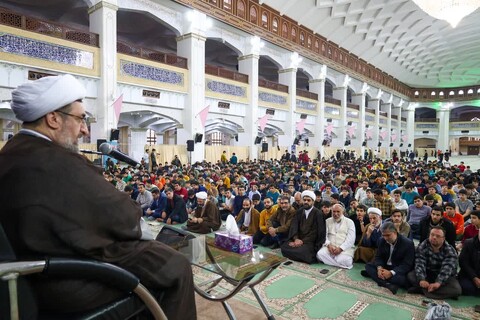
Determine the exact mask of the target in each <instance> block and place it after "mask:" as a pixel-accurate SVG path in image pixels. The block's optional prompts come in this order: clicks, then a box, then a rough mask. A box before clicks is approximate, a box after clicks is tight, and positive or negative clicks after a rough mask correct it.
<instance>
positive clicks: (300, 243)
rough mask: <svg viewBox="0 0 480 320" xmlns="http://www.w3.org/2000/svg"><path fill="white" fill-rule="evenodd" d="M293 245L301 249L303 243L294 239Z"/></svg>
mask: <svg viewBox="0 0 480 320" xmlns="http://www.w3.org/2000/svg"><path fill="white" fill-rule="evenodd" d="M293 243H294V247H301V246H302V245H303V241H302V240H300V239H296V240H295V241H294V242H293Z"/></svg>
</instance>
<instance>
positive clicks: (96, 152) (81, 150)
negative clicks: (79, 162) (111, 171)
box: [78, 149, 103, 155]
mask: <svg viewBox="0 0 480 320" xmlns="http://www.w3.org/2000/svg"><path fill="white" fill-rule="evenodd" d="M78 151H80V152H81V153H88V154H100V155H102V154H103V153H101V152H98V151H93V150H85V149H80V150H78Z"/></svg>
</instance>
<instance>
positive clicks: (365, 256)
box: [353, 208, 382, 262]
mask: <svg viewBox="0 0 480 320" xmlns="http://www.w3.org/2000/svg"><path fill="white" fill-rule="evenodd" d="M367 212H368V218H369V219H370V224H369V225H368V226H366V227H365V232H364V233H363V235H362V238H361V239H360V242H359V243H358V247H357V249H356V250H355V254H354V258H353V259H354V261H363V262H370V261H373V258H375V251H376V250H377V246H378V241H379V240H380V238H381V237H382V233H381V232H380V226H381V225H382V211H381V210H380V209H378V208H369V209H368V211H367Z"/></svg>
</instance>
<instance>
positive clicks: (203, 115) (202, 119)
mask: <svg viewBox="0 0 480 320" xmlns="http://www.w3.org/2000/svg"><path fill="white" fill-rule="evenodd" d="M209 109H210V105H208V106H206V107H205V108H203V110H202V111H200V112H199V113H198V115H199V116H200V122H201V123H202V128H205V123H206V122H207V117H208V110H209Z"/></svg>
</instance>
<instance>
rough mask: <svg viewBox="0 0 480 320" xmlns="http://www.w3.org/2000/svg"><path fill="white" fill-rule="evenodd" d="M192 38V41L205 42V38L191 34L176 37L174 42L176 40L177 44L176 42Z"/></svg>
mask: <svg viewBox="0 0 480 320" xmlns="http://www.w3.org/2000/svg"><path fill="white" fill-rule="evenodd" d="M192 38H193V39H196V40H200V41H204V42H205V41H207V38H205V37H204V36H202V35H199V34H197V33H192V32H190V33H186V34H183V35H181V36H178V37H177V38H176V40H177V42H178V41H182V40H187V39H192Z"/></svg>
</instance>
